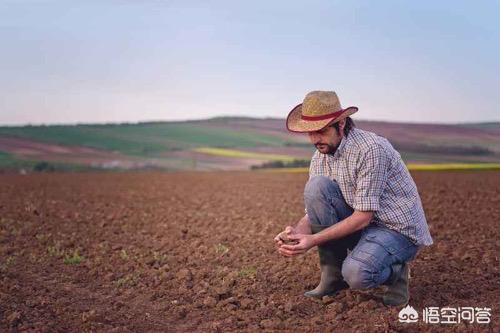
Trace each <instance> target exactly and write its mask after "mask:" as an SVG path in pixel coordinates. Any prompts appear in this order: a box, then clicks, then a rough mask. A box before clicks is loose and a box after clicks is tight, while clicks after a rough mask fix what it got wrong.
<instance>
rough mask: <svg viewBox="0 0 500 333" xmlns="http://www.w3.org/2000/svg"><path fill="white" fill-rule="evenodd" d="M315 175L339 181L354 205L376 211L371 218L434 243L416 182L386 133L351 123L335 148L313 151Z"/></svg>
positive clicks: (413, 238) (422, 241)
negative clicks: (358, 127) (328, 150)
mask: <svg viewBox="0 0 500 333" xmlns="http://www.w3.org/2000/svg"><path fill="white" fill-rule="evenodd" d="M317 175H321V176H327V177H329V178H330V179H332V180H335V181H337V183H338V184H339V187H340V190H341V191H342V194H343V196H344V199H345V201H346V202H347V204H348V205H349V206H351V207H352V208H353V209H355V210H358V211H373V212H374V217H373V220H372V221H371V223H377V224H382V225H385V226H386V227H387V228H389V229H392V230H395V231H397V232H399V233H401V234H403V235H405V236H407V237H408V238H409V239H410V240H411V241H412V242H413V243H415V244H416V245H431V244H432V238H431V235H430V233H429V228H428V226H427V221H426V219H425V214H424V210H423V208H422V203H421V201H420V197H419V195H418V191H417V186H416V185H415V182H414V181H413V179H412V178H411V175H410V173H409V171H408V169H407V168H406V165H405V164H404V162H403V160H402V159H401V155H399V153H398V152H397V151H396V150H395V149H394V148H393V147H392V145H391V144H390V143H389V141H387V139H385V138H383V137H381V136H378V135H376V134H374V133H371V132H367V131H363V130H361V129H357V128H353V129H351V131H350V132H349V135H348V136H347V137H344V138H343V139H342V141H341V142H340V145H339V147H338V149H337V151H336V152H335V154H333V155H331V154H322V153H320V152H319V151H316V152H315V153H314V155H313V157H312V160H311V165H310V168H309V178H311V177H313V176H317Z"/></svg>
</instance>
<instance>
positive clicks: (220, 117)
mask: <svg viewBox="0 0 500 333" xmlns="http://www.w3.org/2000/svg"><path fill="white" fill-rule="evenodd" d="M219 119H248V120H282V121H283V122H284V121H285V119H286V117H283V118H279V117H252V116H241V115H223V116H213V117H209V118H192V119H182V120H165V119H149V120H140V121H109V122H69V123H64V122H61V123H23V124H0V127H50V126H106V125H140V124H153V123H189V122H202V121H211V120H219ZM353 120H354V121H355V122H357V121H359V122H370V123H390V124H406V125H444V126H446V125H448V126H463V125H488V124H500V119H499V120H492V121H478V122H419V121H398V120H396V121H391V120H374V119H353Z"/></svg>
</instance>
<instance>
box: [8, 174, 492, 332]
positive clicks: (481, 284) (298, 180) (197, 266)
mask: <svg viewBox="0 0 500 333" xmlns="http://www.w3.org/2000/svg"><path fill="white" fill-rule="evenodd" d="M413 176H414V179H415V181H416V183H417V185H418V188H419V191H420V193H421V197H422V201H423V204H424V208H425V211H426V215H427V218H428V222H429V225H430V228H431V233H432V235H433V237H434V241H435V244H434V245H433V246H431V247H428V248H424V249H422V250H421V251H420V252H419V254H418V255H417V258H416V259H415V260H414V261H413V262H412V263H411V280H410V291H411V300H410V305H411V306H413V307H414V308H415V309H417V311H419V313H420V317H422V309H423V308H424V307H446V306H449V307H455V308H456V307H489V308H492V310H491V321H492V322H491V323H490V324H477V323H473V324H468V323H461V324H428V323H424V322H423V320H422V318H420V320H419V321H418V322H417V323H412V324H405V323H399V322H398V312H399V309H397V308H387V307H385V306H384V305H382V303H381V302H380V300H379V298H378V293H379V292H380V290H369V291H352V290H347V291H342V292H341V293H340V294H338V295H337V296H335V297H325V298H324V299H323V300H322V301H313V300H309V299H306V298H305V297H303V296H302V294H303V292H304V291H305V290H308V289H309V288H312V287H314V286H315V284H316V283H317V282H318V278H319V269H318V263H317V253H316V250H311V251H309V253H307V254H306V255H305V256H302V257H300V258H292V259H288V258H284V257H281V256H279V255H278V253H277V252H276V250H275V248H274V244H273V237H274V236H275V234H277V233H278V232H279V231H281V230H282V229H283V228H284V227H285V226H286V225H288V224H292V223H294V222H296V221H297V220H298V219H299V218H300V217H301V216H302V214H303V211H304V210H303V203H302V191H303V187H304V184H305V181H306V179H307V175H306V174H285V173H283V174H278V173H264V172H262V173H259V172H228V173H222V172H220V173H208V172H207V173H203V172H200V173H170V174H169V173H75V174H69V173H68V174H32V175H26V176H22V175H1V176H0V332H9V331H12V332H17V331H32V332H185V331H196V332H198V331H199V332H206V331H240V330H241V331H249V332H256V331H261V330H267V331H275V330H285V331H318V332H319V331H323V332H324V331H330V332H331V331H335V332H346V331H347V332H350V331H352V332H364V331H369V332H370V331H380V332H384V331H389V332H391V331H417V330H418V331H427V330H430V331H441V330H445V329H447V330H450V331H498V330H499V329H500V325H499V324H498V323H499V320H500V318H499V317H498V315H499V314H498V308H499V306H500V297H499V296H500V295H499V290H500V275H499V257H498V253H499V249H500V243H499V242H500V230H499V221H500V172H499V171H483V172H474V171H468V172H465V171H463V172H459V171H457V172H417V173H413Z"/></svg>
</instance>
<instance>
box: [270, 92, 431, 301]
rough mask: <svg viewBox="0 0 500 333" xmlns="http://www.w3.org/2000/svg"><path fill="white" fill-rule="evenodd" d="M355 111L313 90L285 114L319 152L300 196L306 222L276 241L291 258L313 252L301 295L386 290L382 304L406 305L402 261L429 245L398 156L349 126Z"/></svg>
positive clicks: (422, 217) (415, 195)
mask: <svg viewBox="0 0 500 333" xmlns="http://www.w3.org/2000/svg"><path fill="white" fill-rule="evenodd" d="M356 111H358V108H356V107H349V108H346V109H342V107H341V106H340V102H339V99H338V97H337V94H336V93H335V92H328V91H313V92H310V93H309V94H307V95H306V97H305V99H304V101H303V103H302V104H299V105H298V106H296V107H295V108H294V109H293V110H292V111H291V112H290V114H289V115H288V117H287V120H286V126H287V128H288V130H290V131H292V132H302V133H308V135H309V139H310V141H311V143H312V144H313V145H314V146H315V147H316V149H317V150H316V152H315V153H314V155H313V157H312V160H311V165H310V169H309V181H308V182H307V184H306V186H305V190H304V203H305V206H306V215H305V216H304V217H303V218H302V219H301V220H300V221H299V222H298V223H297V224H296V225H295V226H293V227H291V226H288V227H286V229H285V230H284V231H283V232H281V233H280V234H278V235H277V236H276V237H275V239H274V240H275V242H276V245H277V247H278V251H279V253H281V254H282V255H284V256H290V257H291V256H296V255H300V254H303V253H305V252H306V251H307V250H309V249H310V248H312V247H314V246H318V253H319V259H320V267H321V279H320V282H319V284H318V286H317V287H316V288H315V289H313V290H311V291H308V292H306V293H305V295H306V296H309V297H316V298H320V297H322V296H324V295H331V294H334V293H336V292H338V291H339V290H342V289H345V288H348V287H350V288H353V289H366V288H373V287H376V286H379V285H382V284H385V285H387V286H388V289H387V292H386V293H385V294H384V296H383V302H384V304H386V305H405V304H407V303H408V300H409V291H408V278H409V272H408V265H407V262H408V261H409V260H411V259H413V258H414V257H415V255H416V253H417V250H418V248H419V247H421V246H424V245H431V244H432V238H431V235H430V233H429V228H428V226H427V222H426V219H425V215H424V211H423V208H422V203H421V201H420V197H419V195H418V192H417V187H416V185H415V183H414V181H413V179H412V178H411V175H410V173H409V172H408V169H407V168H406V166H405V164H404V163H403V161H402V159H401V156H400V155H399V153H398V152H397V151H396V150H394V148H393V147H392V146H391V144H390V143H389V142H388V141H387V140H386V139H385V138H383V137H380V136H377V135H376V134H374V133H371V132H367V131H363V130H360V129H357V128H356V127H354V122H353V121H352V119H351V118H350V117H349V116H350V115H352V114H353V113H355V112H356ZM348 250H350V251H349V252H348Z"/></svg>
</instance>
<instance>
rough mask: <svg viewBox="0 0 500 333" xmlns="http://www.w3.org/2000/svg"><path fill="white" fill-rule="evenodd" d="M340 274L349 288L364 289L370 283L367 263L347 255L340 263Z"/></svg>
mask: <svg viewBox="0 0 500 333" xmlns="http://www.w3.org/2000/svg"><path fill="white" fill-rule="evenodd" d="M342 276H343V278H344V280H345V282H347V284H348V285H349V287H351V289H366V288H370V287H371V285H372V276H371V273H370V269H369V267H368V265H367V264H365V263H363V262H361V261H358V260H356V259H353V258H352V257H349V256H348V257H347V258H346V260H345V261H344V263H343V265H342Z"/></svg>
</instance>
